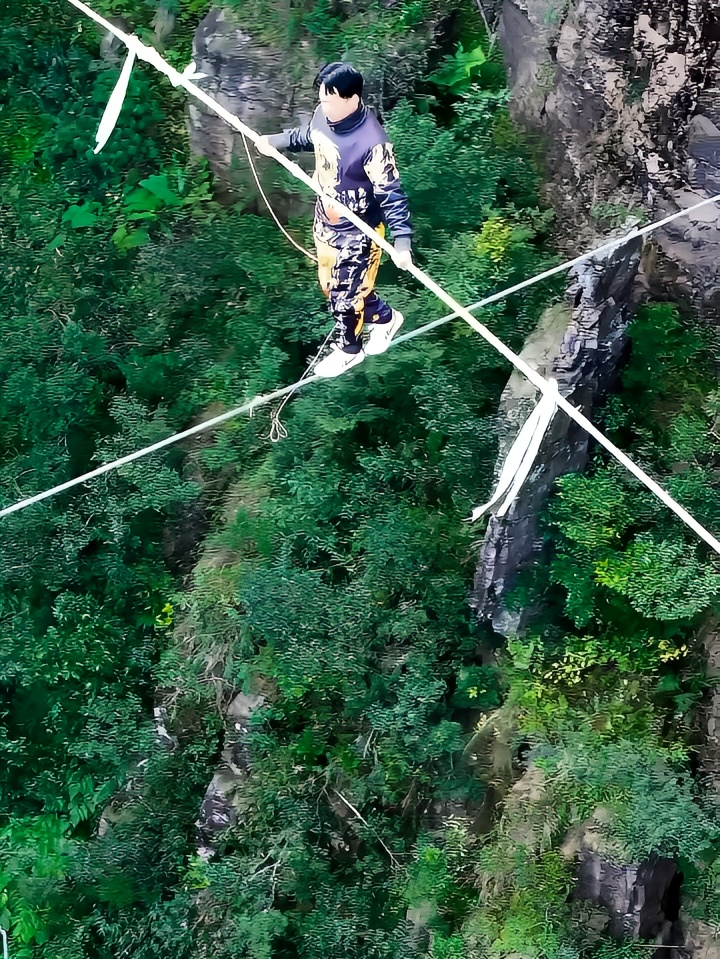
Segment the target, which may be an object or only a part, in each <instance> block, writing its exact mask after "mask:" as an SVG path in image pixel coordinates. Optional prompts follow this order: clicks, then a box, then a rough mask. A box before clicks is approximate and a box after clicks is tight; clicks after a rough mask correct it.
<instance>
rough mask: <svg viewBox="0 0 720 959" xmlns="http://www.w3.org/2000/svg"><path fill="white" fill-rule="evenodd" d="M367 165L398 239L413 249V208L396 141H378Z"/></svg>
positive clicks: (406, 247)
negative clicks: (397, 157) (403, 181)
mask: <svg viewBox="0 0 720 959" xmlns="http://www.w3.org/2000/svg"><path fill="white" fill-rule="evenodd" d="M363 166H364V168H365V173H366V174H367V177H368V179H369V180H370V183H371V184H372V188H373V193H374V194H375V198H376V200H377V201H378V203H379V204H380V209H381V210H382V214H383V218H384V220H385V222H386V223H387V225H388V226H389V227H390V229H391V230H392V234H393V237H394V239H395V240H396V241H397V240H401V243H400V244H399V245H400V246H402V247H404V248H405V249H409V248H410V241H411V239H412V234H413V228H412V224H411V222H410V209H409V207H408V198H407V196H406V195H405V191H404V190H403V188H402V185H401V183H400V174H399V173H398V168H397V165H396V163H395V154H394V151H393V148H392V144H390V143H378V144H377V145H376V146H374V147H373V148H372V149H371V150H370V152H369V153H368V154H367V156H366V157H365V161H364V163H363Z"/></svg>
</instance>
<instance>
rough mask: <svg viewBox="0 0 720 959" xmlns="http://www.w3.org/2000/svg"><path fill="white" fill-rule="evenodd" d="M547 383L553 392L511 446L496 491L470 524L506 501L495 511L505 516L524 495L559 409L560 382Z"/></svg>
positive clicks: (545, 394)
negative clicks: (522, 493)
mask: <svg viewBox="0 0 720 959" xmlns="http://www.w3.org/2000/svg"><path fill="white" fill-rule="evenodd" d="M547 383H548V386H549V389H548V390H547V391H546V392H545V393H544V394H543V397H542V399H541V400H540V402H539V403H538V404H537V406H536V407H535V409H534V410H533V411H532V413H531V414H530V416H528V418H527V419H526V420H525V422H524V423H523V426H522V429H521V430H520V432H519V433H518V435H517V436H516V437H515V442H514V443H513V445H512V446H511V447H510V452H509V453H508V455H507V456H506V458H505V464H504V466H503V468H502V471H501V473H500V478H499V479H498V482H497V486H496V487H495V492H494V493H493V494H492V496H491V497H490V499H489V500H488V501H487V503H485V505H484V506H478V507H476V508H475V509H474V510H473V511H472V515H471V516H470V522H472V523H474V522H475V520H476V519H480V517H481V516H482V515H483V513H487V511H488V510H490V509H493V507H494V506H496V504H497V503H498V502H499V501H500V500H503V502H502V503H501V504H500V506H499V507H498V509H496V510H495V515H496V516H504V515H505V514H506V513H507V511H508V510H509V509H510V505H511V504H512V502H513V500H514V499H515V497H516V496H517V494H518V493H519V492H520V487H521V486H522V485H523V483H524V482H525V480H526V479H527V478H528V476H529V475H530V470H531V469H532V468H533V463H534V462H535V457H536V456H537V455H538V452H539V450H540V444H541V443H542V441H543V437H544V436H545V434H546V433H547V430H548V427H549V426H550V423H551V422H552V418H553V416H554V415H555V410H556V409H557V395H558V388H557V383H556V382H555V380H548V381H547ZM503 497H504V499H503Z"/></svg>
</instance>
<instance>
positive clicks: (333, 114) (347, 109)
mask: <svg viewBox="0 0 720 959" xmlns="http://www.w3.org/2000/svg"><path fill="white" fill-rule="evenodd" d="M320 106H321V108H322V112H323V113H324V114H325V119H326V120H327V121H328V122H329V123H340V121H341V120H344V119H345V117H349V116H350V114H351V113H354V112H355V111H356V110H357V108H358V107H359V106H360V97H359V96H358V95H357V93H355V94H354V95H353V96H351V97H350V98H349V99H347V100H346V99H345V97H341V96H340V94H339V93H329V92H328V91H327V89H326V88H325V84H324V83H323V84H322V85H321V86H320Z"/></svg>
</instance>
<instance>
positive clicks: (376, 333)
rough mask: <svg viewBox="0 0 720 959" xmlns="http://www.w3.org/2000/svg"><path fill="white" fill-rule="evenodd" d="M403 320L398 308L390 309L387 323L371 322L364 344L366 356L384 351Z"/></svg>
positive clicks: (376, 354)
mask: <svg viewBox="0 0 720 959" xmlns="http://www.w3.org/2000/svg"><path fill="white" fill-rule="evenodd" d="M404 322H405V317H404V316H403V315H402V313H400V312H398V310H393V311H392V317H391V318H390V322H389V323H372V324H368V325H369V326H370V337H369V339H368V341H367V343H366V344H365V352H366V353H367V355H368V356H378V355H379V354H380V353H384V352H385V350H386V349H387V348H388V347H389V346H390V340H392V338H393V337H394V336H395V334H396V333H397V331H398V330H399V329H400V327H401V326H402V325H403V323H404Z"/></svg>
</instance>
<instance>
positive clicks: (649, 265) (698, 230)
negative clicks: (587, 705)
mask: <svg viewBox="0 0 720 959" xmlns="http://www.w3.org/2000/svg"><path fill="white" fill-rule="evenodd" d="M718 11H720V7H718V5H717V4H711V3H708V2H706V0H690V2H685V0H683V2H680V0H670V2H662V3H660V2H656V0H648V2H646V3H643V4H638V3H636V2H633V0H572V2H569V3H567V2H566V3H564V4H558V3H557V2H555V0H504V3H503V6H502V13H501V17H500V27H499V39H500V43H501V46H502V49H503V53H504V56H505V60H506V63H507V66H508V71H509V78H510V85H511V90H512V108H513V111H514V113H515V116H516V119H517V120H518V121H519V122H520V123H521V124H522V125H524V126H525V127H526V128H527V129H529V130H531V131H533V132H534V133H535V134H536V135H537V137H538V138H539V141H540V152H541V154H542V155H543V156H544V157H546V159H547V170H548V183H547V193H548V198H549V200H550V201H551V202H552V203H553V204H554V205H555V207H556V209H557V211H558V214H559V216H558V221H559V224H560V231H561V241H563V242H564V243H565V246H566V247H567V249H568V252H569V253H571V254H577V253H578V252H580V251H581V250H582V249H583V248H585V249H587V248H592V247H593V246H595V245H598V243H599V242H601V240H602V239H604V238H605V237H606V236H607V232H608V229H609V227H610V226H611V225H612V224H619V223H626V222H627V217H628V215H630V216H635V217H637V218H639V219H642V220H648V221H649V220H655V219H660V218H662V217H663V216H665V215H667V214H669V213H672V212H675V211H676V210H678V209H682V208H685V207H688V206H691V205H692V204H693V203H696V202H698V201H699V200H701V199H704V198H706V197H708V196H711V195H713V194H714V192H715V191H718V192H720V127H719V126H716V124H720V94H718V93H717V89H718V83H717V80H718V77H719V76H720V65H719V64H718V63H717V62H716V58H715V53H716V52H717V49H718V44H719V43H720V13H719V12H718ZM625 253H626V258H625V262H624V264H623V265H619V264H618V263H617V257H614V258H612V261H608V263H607V264H606V268H604V267H603V265H602V264H596V265H595V266H594V267H592V268H590V270H589V271H587V270H586V271H582V272H581V273H580V274H578V276H577V278H576V280H575V281H574V286H573V287H572V288H571V290H570V295H571V296H572V290H573V289H577V288H578V284H579V286H580V290H581V292H580V298H579V300H578V302H577V303H576V304H575V305H574V310H573V313H572V317H571V316H570V314H567V316H568V323H567V326H566V327H564V328H563V324H562V321H560V320H559V319H558V318H557V317H555V318H551V317H548V316H547V315H546V316H545V317H544V318H543V319H542V320H541V323H540V326H539V329H538V332H537V334H536V335H535V336H534V337H533V338H531V340H530V341H529V342H528V344H527V346H526V351H525V352H526V359H527V360H528V362H530V363H531V364H532V365H535V366H537V367H538V368H542V367H544V369H545V371H546V372H547V373H552V374H553V375H555V376H556V377H557V378H558V382H559V385H560V389H561V391H562V392H563V393H564V394H565V395H566V396H568V397H569V398H570V399H572V400H573V401H574V402H578V403H579V404H580V405H581V406H582V408H583V410H584V411H585V412H592V408H593V405H594V404H595V403H596V402H597V401H598V400H599V399H600V398H601V396H602V394H603V393H604V392H605V391H606V390H607V388H608V386H609V385H610V384H611V383H612V379H613V372H614V369H615V365H616V363H617V360H618V358H619V356H620V354H621V352H622V348H621V340H622V331H623V329H624V325H625V324H626V323H627V321H628V320H629V319H630V317H631V315H632V312H633V310H634V308H635V305H636V302H637V300H638V299H639V294H640V292H641V291H642V288H643V287H644V288H645V289H646V290H648V291H649V292H650V293H651V294H653V295H655V296H658V297H660V298H663V299H671V300H673V301H675V302H678V303H679V304H680V305H681V306H686V307H688V308H691V309H692V310H693V311H694V312H698V313H699V314H700V315H701V316H703V317H704V318H705V319H706V320H707V321H709V322H717V321H718V320H720V256H719V255H718V254H719V253H720V205H718V206H709V207H707V208H705V209H703V210H701V211H699V212H698V214H697V215H695V216H694V217H693V219H692V220H689V219H680V220H678V221H676V222H674V223H672V224H670V225H669V226H668V227H666V228H664V229H662V230H660V231H658V232H657V233H655V234H654V235H653V240H652V244H650V245H649V246H648V247H647V248H646V251H645V255H644V258H643V262H642V269H639V260H638V257H637V249H635V250H633V251H632V253H628V251H625ZM636 280H637V281H638V282H635V281H636ZM568 343H571V344H573V346H572V348H571V349H570V350H568ZM538 344H539V349H540V354H539V355H536V351H537V350H538ZM573 350H574V351H575V352H573ZM524 390H525V386H524V385H523V384H521V383H520V382H519V380H518V379H517V378H516V377H512V378H511V380H510V382H509V383H508V387H507V389H506V391H505V394H504V395H503V400H502V403H501V408H500V419H501V424H500V433H501V435H503V436H505V435H507V436H509V437H513V436H514V435H515V434H516V432H517V426H518V420H519V419H520V418H521V417H520V415H519V414H524V412H525V410H526V409H527V407H528V406H529V404H528V402H527V399H526V397H525V395H524ZM573 433H574V431H573V430H569V431H568V430H567V424H563V422H562V421H560V422H558V423H556V424H555V427H554V430H553V432H552V434H551V435H550V436H549V437H548V439H547V441H546V442H545V444H544V447H543V450H542V451H541V454H540V456H539V457H538V460H537V468H536V470H535V472H534V474H533V476H531V477H530V479H529V481H528V483H527V484H526V488H525V490H524V491H523V492H522V494H521V496H520V498H519V499H518V502H517V503H516V504H515V506H514V507H513V509H512V511H511V512H510V514H509V515H508V516H507V517H506V518H505V519H503V520H501V521H498V520H495V519H492V520H491V521H490V523H489V526H488V530H487V534H486V536H485V539H484V543H483V546H482V549H481V552H480V557H479V563H478V571H477V576H476V584H475V591H474V596H473V605H474V606H475V608H476V609H477V611H478V615H479V616H480V617H482V618H489V619H491V620H492V621H493V625H494V626H495V628H496V629H498V630H499V631H500V632H507V631H508V630H512V629H513V628H516V627H517V625H518V622H517V619H516V618H514V617H511V616H509V614H508V613H507V611H506V610H505V608H504V605H503V595H504V594H505V593H506V591H507V589H508V587H509V586H510V585H511V584H512V581H513V578H514V576H515V573H516V572H517V570H518V569H519V568H520V567H522V566H523V565H524V564H526V563H527V562H529V561H531V560H532V557H533V554H534V550H535V549H536V547H537V545H538V544H537V543H536V517H537V513H538V510H539V509H541V508H542V506H543V504H544V502H545V499H546V496H547V493H548V492H549V489H550V487H551V485H552V483H553V482H554V480H555V479H556V478H557V477H558V476H560V475H562V474H563V473H567V472H571V471H574V470H578V469H581V468H582V467H583V465H584V463H585V458H586V445H585V441H584V439H583V438H582V437H580V436H577V435H573ZM502 452H503V449H502V448H501V454H502Z"/></svg>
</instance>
